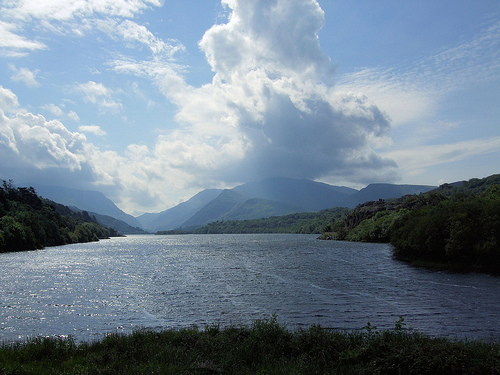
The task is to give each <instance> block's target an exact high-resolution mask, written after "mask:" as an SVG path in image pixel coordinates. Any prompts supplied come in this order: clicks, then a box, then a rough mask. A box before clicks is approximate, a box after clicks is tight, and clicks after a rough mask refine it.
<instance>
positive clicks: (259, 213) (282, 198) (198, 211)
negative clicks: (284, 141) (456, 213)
mask: <svg viewBox="0 0 500 375" xmlns="http://www.w3.org/2000/svg"><path fill="white" fill-rule="evenodd" d="M28 185H29V184H28ZM33 187H34V188H35V190H36V191H37V192H38V193H39V194H40V195H41V196H42V197H45V198H48V199H51V200H53V201H55V202H58V203H61V204H64V205H66V206H69V207H76V208H78V209H80V210H86V211H88V212H89V213H92V214H96V217H97V219H98V220H99V221H103V222H102V223H103V224H104V225H109V226H112V227H113V228H115V226H117V225H120V229H117V230H121V232H122V233H125V234H127V233H136V232H137V231H136V229H137V228H142V229H144V230H146V231H149V232H157V231H160V230H173V229H178V228H193V227H198V226H203V225H205V224H208V223H209V222H212V221H217V220H244V219H257V218H263V217H270V216H278V215H286V214H290V213H296V212H315V211H320V210H322V209H327V208H333V207H349V208H353V207H355V206H356V205H358V204H360V203H364V202H366V201H369V200H378V199H386V198H396V197H400V196H403V195H406V194H419V193H422V192H426V191H429V190H432V189H434V188H435V186H427V185H394V184H371V185H368V186H367V187H365V188H363V189H361V190H359V191H358V190H355V189H351V188H347V187H343V186H333V185H329V184H325V183H321V182H316V181H312V180H307V179H291V178H268V179H264V180H260V181H253V182H248V183H246V184H243V185H239V186H236V187H235V188H233V189H224V190H220V189H207V190H203V191H201V192H200V193H198V194H196V195H195V196H193V197H192V198H191V199H189V200H187V201H186V202H183V203H180V204H178V205H177V206H175V207H172V208H169V209H167V210H165V211H162V212H159V213H146V214H143V215H141V216H138V217H137V218H135V217H133V216H131V215H128V214H126V213H125V212H123V211H122V210H120V209H119V208H118V207H117V206H116V205H115V204H114V203H113V202H112V201H111V200H109V199H108V198H106V197H105V196H104V195H103V194H102V193H99V192H96V191H84V190H78V189H69V188H63V187H54V186H43V185H36V186H33ZM102 215H103V216H104V217H103V216H102ZM113 218H114V219H115V220H113ZM119 221H121V222H124V223H126V225H121V224H119V223H118V222H119ZM127 225H128V226H130V227H127ZM115 229H116V228H115Z"/></svg>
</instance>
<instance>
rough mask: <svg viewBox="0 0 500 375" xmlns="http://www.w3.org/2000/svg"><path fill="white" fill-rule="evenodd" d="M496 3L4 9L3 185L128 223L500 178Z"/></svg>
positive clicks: (7, 0) (280, 2)
mask: <svg viewBox="0 0 500 375" xmlns="http://www.w3.org/2000/svg"><path fill="white" fill-rule="evenodd" d="M499 120H500V2H499V1H498V0H478V1H470V0H419V1H414V0H411V1H405V0H379V1H371V0H359V1H353V0H339V1H336V0H318V1H315V0H252V1H248V0H189V1H187V0H86V1H85V0H43V1H40V0H2V1H1V2H0V178H3V179H14V182H19V183H21V182H22V183H33V184H34V183H42V184H46V185H63V186H69V187H77V188H82V189H92V190H100V191H102V192H103V193H104V194H106V195H107V196H108V197H109V198H111V199H112V200H113V201H115V203H117V204H118V206H119V207H120V208H122V209H123V210H125V211H126V212H128V213H131V214H139V213H142V212H158V211H161V210H164V209H166V208H168V207H171V206H173V205H175V204H177V203H179V202H180V201H183V200H185V199H187V198H189V197H191V196H192V195H194V194H195V193H197V192H198V191H200V190H202V189H205V188H213V187H218V188H220V187H233V186H235V185H236V184H239V183H244V182H247V181H249V180H256V179H260V178H264V177H270V176H282V177H295V178H310V179H315V180H318V181H324V182H328V183H332V184H335V185H346V186H351V187H355V188H361V187H364V186H366V185H367V184H369V183H372V182H391V183H411V184H430V185H438V184H441V183H443V182H453V181H457V180H463V179H470V178H473V177H479V178H480V177H485V176H488V175H491V174H494V173H499V172H500V168H499V166H500V124H499Z"/></svg>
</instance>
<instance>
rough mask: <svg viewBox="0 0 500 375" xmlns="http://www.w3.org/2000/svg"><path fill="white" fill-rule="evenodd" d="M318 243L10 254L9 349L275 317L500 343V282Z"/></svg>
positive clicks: (239, 239) (268, 239)
mask: <svg viewBox="0 0 500 375" xmlns="http://www.w3.org/2000/svg"><path fill="white" fill-rule="evenodd" d="M316 237H317V236H315V235H312V236H311V235H179V236H153V235H137V236H129V237H126V238H113V239H110V240H103V241H100V242H96V243H89V244H74V245H67V246H61V247H54V248H48V249H45V250H39V251H30V252H21V253H7V254H0V267H1V269H2V272H1V273H0V288H1V294H0V306H1V312H0V340H3V341H12V340H25V339H26V338H27V337H33V336H51V335H62V336H65V335H72V336H73V337H74V338H75V339H76V340H78V341H80V340H85V341H92V340H95V339H101V338H102V337H103V336H104V335H105V334H106V333H110V332H130V331H131V330H134V329H137V328H142V327H144V328H148V329H164V328H179V327H186V326H193V325H196V326H198V327H204V326H205V325H209V324H213V323H216V324H220V325H221V326H227V325H231V324H232V325H239V324H244V325H248V324H251V322H253V321H255V320H257V319H266V318H270V317H271V316H272V314H274V313H276V314H277V317H278V321H279V322H281V323H284V324H286V325H287V326H288V327H289V328H290V329H296V328H299V327H308V326H310V325H312V324H321V325H322V326H323V327H328V328H336V329H346V330H358V329H361V328H363V327H364V326H366V325H367V322H370V324H371V325H374V326H377V327H378V328H382V329H384V328H393V327H394V324H395V322H396V321H397V320H398V319H399V317H400V316H403V317H404V319H405V323H406V324H407V326H406V327H407V328H412V329H415V330H418V331H420V332H423V333H427V334H430V335H436V336H448V337H456V338H465V337H467V338H481V339H485V340H496V341H500V324H499V323H500V278H498V277H493V276H488V275H481V274H453V273H449V272H444V271H432V270H426V269H421V268H414V267H410V266H408V265H406V264H404V263H402V262H399V261H396V260H394V259H393V258H392V256H391V251H390V246H389V245H383V244H382V245H381V244H363V243H348V242H335V241H320V240H317V239H316Z"/></svg>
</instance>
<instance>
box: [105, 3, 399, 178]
mask: <svg viewBox="0 0 500 375" xmlns="http://www.w3.org/2000/svg"><path fill="white" fill-rule="evenodd" d="M224 4H225V5H227V6H228V7H229V8H230V9H231V15H230V17H229V21H228V22H227V23H226V24H221V25H215V26H213V27H212V28H211V29H210V30H208V31H207V32H206V33H205V35H204V36H203V38H202V40H201V42H200V47H201V49H202V51H203V52H204V53H205V55H206V57H207V61H208V62H209V64H210V66H211V67H212V70H213V71H214V78H213V80H212V82H211V83H209V84H206V85H204V86H202V87H198V88H196V87H192V86H189V85H188V84H187V83H186V82H185V81H184V79H183V78H182V75H181V73H182V71H181V69H179V67H178V66H176V65H174V64H172V63H170V62H168V61H155V60H152V61H136V60H132V59H125V58H122V59H119V60H116V61H114V62H113V67H114V69H115V70H116V71H119V72H123V73H129V74H135V75H141V76H149V77H150V78H151V79H152V80H153V81H154V82H155V83H156V85H157V86H158V87H159V89H160V91H161V92H162V93H163V94H164V95H165V97H166V98H168V99H169V100H170V101H171V102H173V103H174V104H176V105H177V106H178V109H179V110H178V113H177V115H176V120H177V121H178V122H179V124H181V128H180V129H179V130H176V131H173V132H171V133H170V134H168V135H166V136H163V137H160V138H159V139H158V141H157V144H156V147H155V149H154V153H155V155H157V157H158V158H159V159H161V160H162V161H163V163H167V164H168V165H169V167H170V168H171V169H176V170H182V171H183V173H184V174H189V175H190V176H191V177H190V180H191V182H190V183H191V184H195V183H196V181H197V180H198V181H200V182H201V181H204V182H207V181H212V183H214V184H215V183H217V182H218V181H226V182H229V181H235V182H236V181H246V180H247V179H253V178H260V177H267V176H270V175H273V176H276V175H278V176H290V177H309V178H318V177H321V176H324V175H329V174H332V173H337V172H338V173H343V174H349V170H354V169H356V170H357V171H361V170H370V171H371V170H377V171H378V173H379V175H380V178H386V179H387V178H390V179H393V178H394V172H393V170H394V168H395V164H394V162H393V161H391V160H389V159H384V158H381V157H379V156H377V155H376V154H375V153H374V152H373V151H372V149H371V147H370V144H371V143H372V142H374V143H376V142H377V141H378V140H379V139H382V138H384V139H385V138H386V137H387V133H388V131H389V123H388V120H387V119H386V118H385V116H384V114H383V113H381V112H380V110H379V109H378V108H377V107H376V106H374V105H373V103H371V102H370V101H369V100H368V99H367V97H366V96H364V95H358V94H357V93H350V92H346V93H340V92H336V91H334V90H333V88H332V85H331V79H330V78H329V75H331V74H332V72H333V68H332V65H331V62H330V59H329V58H328V56H326V55H325V54H323V52H322V51H321V48H320V45H319V42H318V38H317V32H318V31H319V30H320V28H321V27H322V25H323V21H324V20H323V17H324V14H323V11H322V10H321V8H320V7H319V5H318V4H317V2H316V1H314V0H309V1H297V0H293V1H284V0H280V1H275V2H272V3H269V2H266V1H252V2H245V1H225V2H224ZM358 176H361V173H359V174H358ZM356 178H358V177H356Z"/></svg>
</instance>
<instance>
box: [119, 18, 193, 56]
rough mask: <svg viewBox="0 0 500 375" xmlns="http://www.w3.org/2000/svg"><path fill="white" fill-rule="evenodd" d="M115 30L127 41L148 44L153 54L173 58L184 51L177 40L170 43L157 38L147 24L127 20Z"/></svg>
mask: <svg viewBox="0 0 500 375" xmlns="http://www.w3.org/2000/svg"><path fill="white" fill-rule="evenodd" d="M113 31H114V32H115V33H116V34H118V35H119V36H121V37H122V38H123V39H124V40H125V41H126V42H139V43H142V44H144V45H146V46H147V47H148V48H149V49H150V50H151V52H152V53H153V54H155V55H157V54H163V55H165V56H166V57H168V58H172V57H173V56H174V54H175V53H177V52H179V51H183V50H184V49H185V47H184V46H183V45H182V44H180V43H179V42H176V41H170V42H169V43H167V42H165V41H163V40H162V39H160V38H157V37H155V36H154V35H153V33H151V31H149V30H148V29H147V28H146V27H145V26H143V25H139V24H137V23H136V22H133V21H130V20H125V21H123V22H121V23H120V24H118V25H116V26H115V27H114V28H113Z"/></svg>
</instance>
